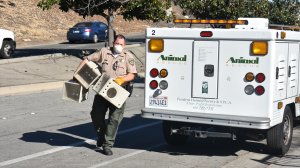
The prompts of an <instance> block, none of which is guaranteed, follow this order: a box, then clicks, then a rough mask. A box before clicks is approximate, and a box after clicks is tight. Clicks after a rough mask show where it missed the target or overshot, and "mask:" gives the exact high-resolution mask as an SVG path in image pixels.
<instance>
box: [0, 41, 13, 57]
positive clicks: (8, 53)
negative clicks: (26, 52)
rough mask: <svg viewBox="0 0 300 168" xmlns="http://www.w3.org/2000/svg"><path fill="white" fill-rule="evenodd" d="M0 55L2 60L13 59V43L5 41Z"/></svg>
mask: <svg viewBox="0 0 300 168" xmlns="http://www.w3.org/2000/svg"><path fill="white" fill-rule="evenodd" d="M0 53H1V57H2V58H11V57H12V55H13V53H14V45H13V42H12V41H3V43H2V47H1V51H0Z"/></svg>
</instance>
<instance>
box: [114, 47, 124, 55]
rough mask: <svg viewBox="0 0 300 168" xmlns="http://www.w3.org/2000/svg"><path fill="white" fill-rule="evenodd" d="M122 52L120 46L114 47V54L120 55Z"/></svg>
mask: <svg viewBox="0 0 300 168" xmlns="http://www.w3.org/2000/svg"><path fill="white" fill-rule="evenodd" d="M122 51H123V47H122V46H121V45H114V52H115V53H116V54H121V52H122Z"/></svg>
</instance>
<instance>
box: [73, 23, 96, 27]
mask: <svg viewBox="0 0 300 168" xmlns="http://www.w3.org/2000/svg"><path fill="white" fill-rule="evenodd" d="M91 26H92V23H88V22H83V23H77V24H76V25H75V26H74V27H91Z"/></svg>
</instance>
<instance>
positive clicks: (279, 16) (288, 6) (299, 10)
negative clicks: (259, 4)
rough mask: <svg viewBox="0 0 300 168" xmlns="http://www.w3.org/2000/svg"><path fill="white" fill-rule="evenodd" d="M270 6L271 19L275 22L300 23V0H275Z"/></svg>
mask: <svg viewBox="0 0 300 168" xmlns="http://www.w3.org/2000/svg"><path fill="white" fill-rule="evenodd" d="M270 3H271V5H270V6H271V7H270V17H269V19H270V21H271V23H274V24H285V25H300V1H299V0H273V1H272V2H270Z"/></svg>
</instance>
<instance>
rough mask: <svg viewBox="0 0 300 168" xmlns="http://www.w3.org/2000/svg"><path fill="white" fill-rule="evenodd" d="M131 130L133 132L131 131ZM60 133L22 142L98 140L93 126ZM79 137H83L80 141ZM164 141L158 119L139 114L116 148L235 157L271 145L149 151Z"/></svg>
mask: <svg viewBox="0 0 300 168" xmlns="http://www.w3.org/2000/svg"><path fill="white" fill-rule="evenodd" d="M151 123H156V124H154V125H151V126H148V127H144V128H140V129H135V130H132V128H137V127H141V126H143V125H147V124H151ZM130 129H131V131H128V130H130ZM58 131H59V133H57V132H55V133H54V132H47V131H42V130H39V131H35V132H28V133H24V134H23V136H22V137H21V138H20V139H21V140H23V141H25V142H35V143H46V144H49V145H51V146H69V145H70V144H74V143H78V142H82V141H84V138H88V139H94V138H95V137H96V133H95V131H94V128H93V125H92V124H91V123H85V124H81V125H76V126H72V127H67V128H62V129H59V130H58ZM64 133H66V134H64ZM72 135H74V136H72ZM78 137H83V138H82V139H80V138H78ZM164 142H165V141H164V138H163V135H162V127H161V124H160V123H159V122H158V121H157V120H150V119H145V118H141V117H140V116H139V115H136V116H133V117H131V118H124V119H123V121H122V123H121V125H120V128H119V131H118V135H117V139H116V143H115V146H114V148H124V149H137V150H148V151H154V152H159V153H166V154H169V155H196V156H201V155H204V156H235V155H236V152H238V151H240V150H246V151H250V152H254V153H262V154H267V146H266V145H265V144H262V143H259V142H249V141H247V142H245V143H242V144H237V142H236V141H232V140H229V139H227V140H226V139H195V138H190V139H189V140H188V142H187V143H186V144H184V145H182V146H178V147H173V146H169V145H167V144H165V145H162V146H160V147H157V148H154V149H151V148H149V147H151V146H155V145H157V144H161V143H164ZM75 146H77V145H75ZM79 147H86V148H89V149H93V150H94V149H95V145H90V144H86V143H85V144H83V145H81V146H79Z"/></svg>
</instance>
